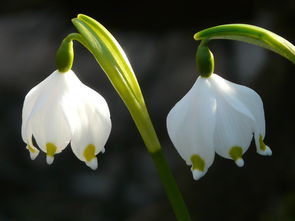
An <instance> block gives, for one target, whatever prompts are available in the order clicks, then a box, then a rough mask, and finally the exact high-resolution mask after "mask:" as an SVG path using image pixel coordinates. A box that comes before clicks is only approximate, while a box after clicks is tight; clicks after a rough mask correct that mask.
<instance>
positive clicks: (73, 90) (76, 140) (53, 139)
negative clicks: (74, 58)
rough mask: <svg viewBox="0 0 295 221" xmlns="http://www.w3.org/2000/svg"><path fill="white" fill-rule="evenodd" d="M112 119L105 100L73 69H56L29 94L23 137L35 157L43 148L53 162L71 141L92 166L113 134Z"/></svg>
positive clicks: (25, 106)
mask: <svg viewBox="0 0 295 221" xmlns="http://www.w3.org/2000/svg"><path fill="white" fill-rule="evenodd" d="M110 131H111V120H110V112H109V108H108V105H107V103H106V101H105V99H104V98H103V97H102V96H101V95H100V94H98V93H97V92H96V91H94V90H92V89H91V88H89V87H87V86H86V85H84V84H83V83H82V82H81V81H80V80H79V79H78V78H77V76H76V75H75V73H74V72H73V71H68V72H66V73H60V72H58V71H55V72H54V73H52V74H51V75H50V76H48V77H47V78H46V79H45V80H43V81H42V82H41V83H39V84H38V85H37V86H35V87H34V88H33V89H31V91H30V92H29V93H28V94H27V96H26V98H25V101H24V106H23V114H22V138H23V140H24V142H25V143H26V144H27V149H28V150H29V152H30V156H31V159H32V160H33V159H35V158H36V157H37V155H38V154H39V150H38V149H37V148H36V147H35V146H34V145H33V142H32V136H34V138H35V140H36V143H37V144H38V146H39V147H40V149H41V150H42V151H43V152H45V153H46V155H47V158H46V160H47V163H48V164H51V163H52V162H53V159H54V155H55V154H57V153H60V152H61V151H63V150H64V149H65V148H66V146H67V145H68V144H69V143H70V142H71V147H72V150H73V152H74V154H75V155H76V156H77V157H78V158H79V159H80V160H81V161H84V162H85V163H86V165H87V166H89V167H90V168H92V169H96V168H97V158H96V155H97V154H98V153H99V152H104V145H105V143H106V141H107V139H108V137H109V135H110Z"/></svg>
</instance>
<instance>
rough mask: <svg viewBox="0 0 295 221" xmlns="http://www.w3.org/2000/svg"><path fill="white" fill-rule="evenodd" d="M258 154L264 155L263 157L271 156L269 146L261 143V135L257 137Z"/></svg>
mask: <svg viewBox="0 0 295 221" xmlns="http://www.w3.org/2000/svg"><path fill="white" fill-rule="evenodd" d="M257 152H258V153H259V154H261V155H264V156H271V155H272V151H271V149H270V148H269V146H267V145H266V144H265V143H264V142H263V137H262V135H260V136H259V150H258V151H257Z"/></svg>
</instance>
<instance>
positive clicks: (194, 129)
mask: <svg viewBox="0 0 295 221" xmlns="http://www.w3.org/2000/svg"><path fill="white" fill-rule="evenodd" d="M210 87H211V85H210V82H209V81H208V80H207V79H206V78H202V77H199V78H198V79H197V81H196V83H195V84H194V86H193V87H192V88H191V90H190V91H189V92H188V93H187V94H186V95H185V96H184V97H183V98H182V99H181V100H180V101H179V102H178V103H177V104H176V105H175V106H174V107H173V108H172V109H171V111H170V112H169V114H168V116H167V130H168V134H169V136H170V139H171V141H172V142H173V144H174V146H175V148H176V150H177V151H178V153H179V154H180V156H181V157H182V158H183V159H184V160H185V161H186V163H187V164H188V165H192V172H193V176H194V179H199V178H200V177H201V176H203V175H204V174H205V173H206V171H207V170H208V168H209V167H210V166H211V164H212V163H213V160H214V149H213V141H212V136H213V132H214V124H215V111H216V100H215V98H214V96H213V95H212V93H211V91H210ZM203 163H204V165H203V166H200V165H202V164H203ZM194 164H195V165H194Z"/></svg>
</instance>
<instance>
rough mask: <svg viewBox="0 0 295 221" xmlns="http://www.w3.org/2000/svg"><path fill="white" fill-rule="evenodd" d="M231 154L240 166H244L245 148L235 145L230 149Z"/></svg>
mask: <svg viewBox="0 0 295 221" xmlns="http://www.w3.org/2000/svg"><path fill="white" fill-rule="evenodd" d="M228 153H229V156H230V157H231V158H232V159H233V160H234V161H235V163H236V164H237V166H238V167H243V166H244V160H243V159H242V156H243V148H242V147H239V146H233V147H231V148H230V150H229V152H228Z"/></svg>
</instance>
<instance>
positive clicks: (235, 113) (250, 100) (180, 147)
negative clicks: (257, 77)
mask: <svg viewBox="0 0 295 221" xmlns="http://www.w3.org/2000/svg"><path fill="white" fill-rule="evenodd" d="M167 129H168V134H169V136H170V138H171V140H172V142H173V144H174V146H175V148H176V149H177V151H178V153H179V154H180V156H181V157H182V158H183V159H184V160H185V161H186V163H187V165H191V166H192V167H191V170H192V173H193V177H194V179H195V180H198V179H200V178H201V177H202V176H203V175H204V174H205V173H206V172H207V170H208V168H209V167H210V166H211V165H212V163H213V160H214V156H215V152H216V153H217V154H218V155H220V156H222V157H224V158H227V159H232V160H234V161H235V163H236V164H237V165H238V166H239V167H241V166H243V165H244V161H243V159H242V155H243V154H244V153H245V152H246V151H247V149H248V148H249V146H250V143H251V140H252V138H253V134H254V139H255V144H256V147H257V152H258V153H259V154H261V155H271V154H272V152H271V149H270V148H269V147H268V146H266V145H265V144H264V142H263V139H264V136H265V118H264V109H263V104H262V101H261V98H260V96H259V95H258V94H257V93H256V92H255V91H253V90H252V89H250V88H247V87H245V86H241V85H238V84H234V83H232V82H229V81H227V80H225V79H223V78H221V77H220V76H218V75H216V74H212V75H211V76H210V77H208V78H206V77H201V76H200V77H199V78H198V79H197V81H196V82H195V84H194V85H193V87H192V88H191V89H190V91H189V92H188V93H187V94H186V95H185V96H184V97H183V98H182V99H181V100H180V101H179V102H178V103H177V104H176V105H175V106H174V107H173V108H172V110H171V111H170V112H169V114H168V117H167Z"/></svg>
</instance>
